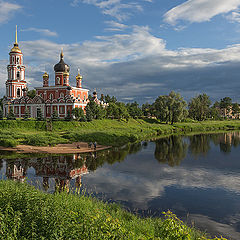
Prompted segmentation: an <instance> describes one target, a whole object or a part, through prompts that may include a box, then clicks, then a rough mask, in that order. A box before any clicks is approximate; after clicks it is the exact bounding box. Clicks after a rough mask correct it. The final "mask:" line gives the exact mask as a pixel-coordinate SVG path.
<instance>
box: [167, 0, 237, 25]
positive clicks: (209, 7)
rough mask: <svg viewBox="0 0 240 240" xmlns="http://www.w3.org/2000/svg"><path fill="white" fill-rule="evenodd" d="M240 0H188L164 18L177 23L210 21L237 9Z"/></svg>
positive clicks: (173, 23)
mask: <svg viewBox="0 0 240 240" xmlns="http://www.w3.org/2000/svg"><path fill="white" fill-rule="evenodd" d="M239 6H240V0H227V1H226V0H211V1H209V0H188V1H186V2H184V3H182V4H180V5H178V6H176V7H174V8H172V9H171V10H169V11H168V12H167V13H166V14H165V15H164V20H165V21H166V22H167V23H169V24H172V25H176V24H177V21H178V20H186V21H189V22H191V23H192V22H204V21H209V20H210V19H211V18H212V17H214V16H216V15H219V14H224V13H228V12H231V11H234V10H236V9H237V8H238V7H239Z"/></svg>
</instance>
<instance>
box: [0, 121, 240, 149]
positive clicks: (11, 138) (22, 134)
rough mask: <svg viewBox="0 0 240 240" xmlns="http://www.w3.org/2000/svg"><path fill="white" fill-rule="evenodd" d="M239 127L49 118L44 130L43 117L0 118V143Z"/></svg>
mask: <svg viewBox="0 0 240 240" xmlns="http://www.w3.org/2000/svg"><path fill="white" fill-rule="evenodd" d="M233 129H240V121H239V120H234V121H204V122H194V123H192V122H191V123H176V124H174V125H168V124H164V123H160V122H158V121H157V120H152V119H146V120H143V119H137V120H134V119H130V120H129V121H128V122H126V121H118V120H108V119H104V120H94V121H92V122H76V121H72V122H64V121H56V122H53V125H52V131H46V122H44V121H42V122H41V121H40V122H38V121H34V120H31V121H23V120H2V121H0V146H5V147H13V146H16V145H17V144H29V145H36V146H46V145H55V144H58V143H69V142H75V141H85V142H90V141H97V142H98V143H99V144H102V145H111V146H121V145H123V144H126V143H128V142H135V141H137V140H146V139H150V138H155V137H157V136H161V135H168V134H172V133H189V132H206V131H219V130H233Z"/></svg>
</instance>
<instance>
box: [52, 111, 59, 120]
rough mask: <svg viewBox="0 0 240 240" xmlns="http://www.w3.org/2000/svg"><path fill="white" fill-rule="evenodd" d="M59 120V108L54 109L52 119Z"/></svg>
mask: <svg viewBox="0 0 240 240" xmlns="http://www.w3.org/2000/svg"><path fill="white" fill-rule="evenodd" d="M57 120H58V113H57V110H56V109H54V110H53V114H52V121H57Z"/></svg>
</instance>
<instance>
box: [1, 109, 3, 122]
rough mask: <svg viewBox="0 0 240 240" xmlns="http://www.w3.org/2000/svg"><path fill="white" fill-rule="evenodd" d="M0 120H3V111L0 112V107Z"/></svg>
mask: <svg viewBox="0 0 240 240" xmlns="http://www.w3.org/2000/svg"><path fill="white" fill-rule="evenodd" d="M0 120H3V110H2V107H0Z"/></svg>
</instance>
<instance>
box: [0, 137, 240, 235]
mask: <svg viewBox="0 0 240 240" xmlns="http://www.w3.org/2000/svg"><path fill="white" fill-rule="evenodd" d="M239 144H240V132H227V133H221V134H207V135H203V134H199V135H193V136H169V137H167V138H161V139H158V140H156V141H154V142H141V143H137V144H133V145H126V146H124V147H121V148H114V149H110V150H106V151H101V152H94V153H88V154H74V155H68V156H45V157H28V158H23V157H19V158H17V159H14V160H10V159H6V158H5V159H3V160H2V161H1V162H0V166H1V169H2V170H1V171H2V173H4V174H5V176H6V177H7V178H11V179H14V180H16V181H24V180H26V181H28V182H29V179H31V180H33V181H34V179H38V180H39V179H40V183H41V188H42V189H44V190H45V191H48V192H54V191H62V190H64V189H66V190H69V188H70V187H73V188H74V189H76V188H77V189H79V188H80V187H81V185H83V187H84V188H86V189H87V190H89V189H90V191H91V190H92V189H93V190H94V191H96V192H98V193H102V195H104V196H105V199H106V200H109V199H112V200H113V201H117V202H120V203H122V204H123V205H125V206H126V207H128V208H129V209H131V210H134V209H137V211H138V212H139V213H141V214H143V213H144V214H145V215H158V214H159V213H160V212H162V211H165V210H167V209H171V210H172V211H174V212H175V213H176V214H177V215H178V216H179V217H181V218H183V219H184V218H185V217H186V216H187V215H189V219H194V221H196V225H197V226H198V227H200V228H201V229H202V230H206V231H207V232H211V233H212V234H218V235H226V236H228V237H231V239H240V170H239V169H240V161H239V154H240V148H239ZM96 195H97V196H99V195H98V194H97V193H96ZM102 195H101V196H102Z"/></svg>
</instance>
